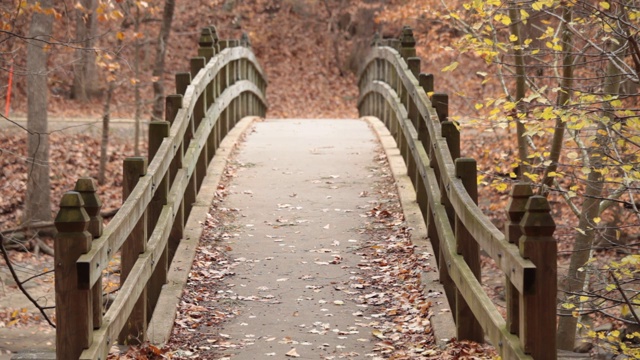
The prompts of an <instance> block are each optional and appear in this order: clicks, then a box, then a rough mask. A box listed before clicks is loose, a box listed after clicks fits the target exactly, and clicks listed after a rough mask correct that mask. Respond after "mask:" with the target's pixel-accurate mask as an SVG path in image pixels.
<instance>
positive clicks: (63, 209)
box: [54, 191, 89, 233]
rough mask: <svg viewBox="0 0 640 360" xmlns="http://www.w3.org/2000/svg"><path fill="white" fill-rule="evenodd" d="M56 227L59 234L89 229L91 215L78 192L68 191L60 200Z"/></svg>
mask: <svg viewBox="0 0 640 360" xmlns="http://www.w3.org/2000/svg"><path fill="white" fill-rule="evenodd" d="M54 223H55V226H56V229H57V230H58V232H59V233H69V232H83V231H86V230H87V228H88V227H89V215H88V214H87V211H86V210H85V209H84V201H83V200H82V196H81V195H80V193H79V192H77V191H67V192H66V193H64V195H62V199H61V200H60V211H58V214H57V215H56V219H55V222H54Z"/></svg>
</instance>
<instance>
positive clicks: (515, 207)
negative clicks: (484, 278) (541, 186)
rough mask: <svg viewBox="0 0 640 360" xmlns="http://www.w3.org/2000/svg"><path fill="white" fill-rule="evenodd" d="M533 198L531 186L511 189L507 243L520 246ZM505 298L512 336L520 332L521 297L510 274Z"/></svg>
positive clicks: (506, 234) (506, 278) (526, 185)
mask: <svg viewBox="0 0 640 360" xmlns="http://www.w3.org/2000/svg"><path fill="white" fill-rule="evenodd" d="M531 196H533V189H532V188H531V184H527V183H518V184H514V185H513V187H512V188H511V193H510V195H509V203H508V204H507V216H508V218H509V222H508V223H507V224H506V225H505V237H506V238H507V241H509V242H510V243H512V244H515V245H516V246H518V245H519V243H520V237H521V236H522V230H521V229H520V221H521V220H522V217H523V216H524V213H525V206H526V205H527V201H528V200H529V198H530V197H531ZM505 298H506V302H507V329H509V332H510V333H512V334H518V332H519V331H520V329H519V327H520V310H519V304H520V295H519V294H518V290H517V289H516V287H515V286H513V284H512V283H511V281H510V279H509V274H506V276H505Z"/></svg>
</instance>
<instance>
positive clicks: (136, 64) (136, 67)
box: [133, 6, 142, 156]
mask: <svg viewBox="0 0 640 360" xmlns="http://www.w3.org/2000/svg"><path fill="white" fill-rule="evenodd" d="M134 31H135V33H136V34H139V33H140V8H139V7H138V6H136V16H135V20H134ZM141 47H142V46H141V44H140V39H138V38H136V41H135V43H134V45H133V54H134V55H133V56H134V59H133V74H134V75H133V76H134V77H135V84H134V85H133V90H134V91H133V92H134V101H135V108H136V110H135V115H134V119H135V130H134V134H133V136H134V139H133V153H134V154H135V156H140V118H141V117H142V96H141V95H140V48H141Z"/></svg>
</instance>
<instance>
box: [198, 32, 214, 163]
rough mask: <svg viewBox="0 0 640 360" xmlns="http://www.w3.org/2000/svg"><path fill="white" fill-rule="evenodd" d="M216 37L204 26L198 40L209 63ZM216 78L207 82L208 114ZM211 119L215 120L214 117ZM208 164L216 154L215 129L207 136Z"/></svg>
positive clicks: (200, 52) (206, 102)
mask: <svg viewBox="0 0 640 360" xmlns="http://www.w3.org/2000/svg"><path fill="white" fill-rule="evenodd" d="M214 42H215V40H214V38H213V33H212V32H211V28H210V27H204V28H202V30H201V32H200V40H199V41H198V44H199V46H200V47H199V48H198V56H203V57H204V58H205V60H206V62H207V63H208V62H209V61H210V60H211V58H212V57H213V55H214V54H215V49H214V47H213V46H214ZM215 86H216V84H215V79H212V80H211V81H210V82H209V83H208V84H207V89H206V91H205V94H206V96H205V103H204V114H205V115H206V113H207V111H208V110H209V108H210V107H211V106H212V105H213V103H214V101H215V99H216V95H215V92H216V90H215ZM209 121H213V120H212V119H211V120H209ZM206 148H207V158H206V161H207V164H208V163H209V162H210V161H211V159H212V158H213V156H214V155H215V152H216V148H217V144H216V134H215V131H211V132H210V133H209V136H208V137H207V146H206Z"/></svg>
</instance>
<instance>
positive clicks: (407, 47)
mask: <svg viewBox="0 0 640 360" xmlns="http://www.w3.org/2000/svg"><path fill="white" fill-rule="evenodd" d="M400 46H401V47H400V56H402V58H403V59H404V61H407V62H408V60H409V58H411V57H415V56H416V39H415V38H414V37H413V29H411V27H409V26H404V27H403V28H402V35H400Z"/></svg>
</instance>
